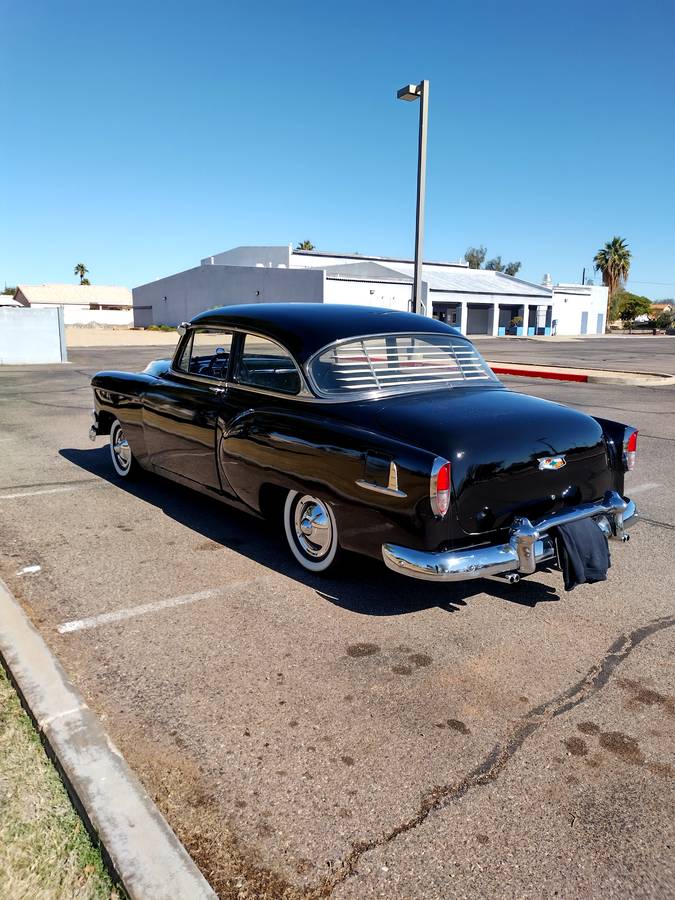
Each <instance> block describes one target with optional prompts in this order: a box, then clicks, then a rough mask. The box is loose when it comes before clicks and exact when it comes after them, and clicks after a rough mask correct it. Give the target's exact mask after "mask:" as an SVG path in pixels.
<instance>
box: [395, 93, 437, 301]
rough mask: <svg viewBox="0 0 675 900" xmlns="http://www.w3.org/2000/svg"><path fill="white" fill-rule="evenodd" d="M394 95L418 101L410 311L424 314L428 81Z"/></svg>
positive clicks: (401, 98)
mask: <svg viewBox="0 0 675 900" xmlns="http://www.w3.org/2000/svg"><path fill="white" fill-rule="evenodd" d="M396 96H397V97H398V99H399V100H408V101H411V100H419V101H420V129H419V143H418V151H417V212H416V216H415V268H414V274H413V298H412V311H413V312H414V313H422V314H423V315H426V307H425V305H424V302H423V298H422V261H423V257H424V197H425V192H426V180H427V126H428V122H429V82H428V81H426V80H425V81H420V83H419V84H406V85H405V87H402V88H401V89H400V91H398V92H397V94H396Z"/></svg>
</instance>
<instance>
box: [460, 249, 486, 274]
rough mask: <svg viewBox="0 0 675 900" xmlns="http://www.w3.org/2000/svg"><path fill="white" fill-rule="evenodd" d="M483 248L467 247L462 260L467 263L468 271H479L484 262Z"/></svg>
mask: <svg viewBox="0 0 675 900" xmlns="http://www.w3.org/2000/svg"><path fill="white" fill-rule="evenodd" d="M486 253H487V250H486V249H485V247H483V246H480V247H467V248H466V253H465V254H464V259H465V260H466V261H467V262H468V264H469V268H470V269H480V267H481V266H482V265H483V263H484V262H485V254H486Z"/></svg>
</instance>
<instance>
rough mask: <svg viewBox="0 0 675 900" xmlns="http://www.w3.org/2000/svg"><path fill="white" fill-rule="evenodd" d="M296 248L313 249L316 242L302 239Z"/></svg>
mask: <svg viewBox="0 0 675 900" xmlns="http://www.w3.org/2000/svg"><path fill="white" fill-rule="evenodd" d="M295 249H296V250H313V249H314V244H313V243H312V242H311V241H300V243H299V244H298V246H297V247H296V248H295Z"/></svg>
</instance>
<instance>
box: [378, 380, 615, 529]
mask: <svg viewBox="0 0 675 900" xmlns="http://www.w3.org/2000/svg"><path fill="white" fill-rule="evenodd" d="M374 412H375V415H374V419H375V422H376V424H377V426H378V428H381V429H382V430H383V431H386V432H388V433H389V434H391V435H392V436H397V437H399V438H401V439H403V440H405V441H406V442H408V443H411V444H414V445H415V446H418V447H422V448H424V449H425V450H429V451H431V452H432V453H434V454H436V455H437V456H442V457H445V459H448V460H449V461H450V463H451V466H452V488H453V498H452V506H453V508H454V512H455V515H456V516H457V519H458V522H459V524H460V527H461V528H462V529H463V530H464V531H465V532H467V533H471V534H475V533H480V534H483V533H486V532H490V531H493V530H496V529H499V528H503V527H505V526H507V525H509V524H510V523H511V521H512V520H513V517H514V516H516V515H524V516H528V517H529V518H536V517H537V516H543V515H545V514H546V513H549V512H552V511H554V510H557V509H560V508H563V507H565V506H576V505H577V504H579V503H584V502H589V501H591V500H595V499H597V498H599V497H602V495H603V494H604V492H605V491H606V490H609V489H611V487H612V483H611V473H610V471H609V468H608V462H607V454H606V450H605V443H604V437H603V432H602V428H601V427H600V425H599V424H598V422H596V421H595V419H593V418H591V417H590V416H588V415H586V414H585V413H582V412H578V411H577V410H574V409H569V408H568V407H566V406H561V405H560V404H558V403H552V402H550V401H548V400H541V399H539V398H537V397H530V396H527V395H525V394H517V393H514V392H512V391H509V390H506V389H504V388H485V387H483V388H469V389H451V390H447V391H429V392H427V393H424V394H411V395H408V396H398V397H396V398H391V399H388V400H383V401H382V402H381V403H380V404H378V405H377V407H376V410H375V411H374ZM554 456H564V458H565V465H564V466H562V467H560V468H558V469H541V468H540V463H539V460H541V459H544V458H547V457H554Z"/></svg>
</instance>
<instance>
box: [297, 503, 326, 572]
mask: <svg viewBox="0 0 675 900" xmlns="http://www.w3.org/2000/svg"><path fill="white" fill-rule="evenodd" d="M294 524H295V536H296V538H297V541H298V544H299V545H300V547H301V548H302V549H303V550H304V552H305V553H306V554H307V555H308V556H311V557H313V558H314V559H318V558H319V557H322V556H325V555H326V553H328V551H329V550H330V546H331V542H332V539H333V526H332V523H331V520H330V516H329V514H328V510H327V509H326V507H325V506H324V504H323V503H322V502H321V501H320V500H317V499H316V497H310V496H309V495H308V494H307V495H305V496H304V497H301V498H300V500H298V502H297V505H296V507H295V516H294Z"/></svg>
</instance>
